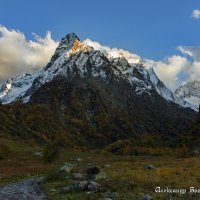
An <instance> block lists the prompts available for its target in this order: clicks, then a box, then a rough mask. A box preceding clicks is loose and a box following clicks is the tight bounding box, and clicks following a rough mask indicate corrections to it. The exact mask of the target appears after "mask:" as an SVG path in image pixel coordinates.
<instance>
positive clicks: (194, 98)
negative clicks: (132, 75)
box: [174, 81, 200, 109]
mask: <svg viewBox="0 0 200 200" xmlns="http://www.w3.org/2000/svg"><path fill="white" fill-rule="evenodd" d="M174 94H175V95H176V96H177V97H179V98H181V99H183V100H185V101H187V102H189V103H190V104H193V105H194V106H196V107H197V109H198V107H199V105H200V81H191V82H187V83H186V84H185V85H182V86H180V87H179V88H178V89H177V90H176V91H175V92H174Z"/></svg>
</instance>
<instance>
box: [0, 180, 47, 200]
mask: <svg viewBox="0 0 200 200" xmlns="http://www.w3.org/2000/svg"><path fill="white" fill-rule="evenodd" d="M42 180H43V179H42V178H37V179H29V180H26V181H23V182H20V183H11V184H8V185H6V186H4V187H0V200H47V198H46V195H45V194H44V192H43V191H42V190H41V188H40V184H41V182H42Z"/></svg>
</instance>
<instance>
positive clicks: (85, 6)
mask: <svg viewBox="0 0 200 200" xmlns="http://www.w3.org/2000/svg"><path fill="white" fill-rule="evenodd" d="M195 9H197V11H196V15H197V16H196V18H194V17H192V12H193V11H194V10H195ZM199 9H200V1H197V0H121V1H120V0H99V1H98V0H96V1H95V0H76V1H72V0H54V1H53V0H34V1H27V0H18V1H14V0H1V1H0V24H1V25H2V26H3V27H6V28H7V29H8V30H12V29H13V30H19V31H20V32H21V33H23V34H24V35H25V37H26V41H28V40H30V39H32V40H33V36H32V33H36V34H38V35H39V36H41V37H42V38H44V37H45V36H46V32H47V31H51V33H52V38H53V40H54V41H58V40H60V38H61V37H63V36H64V35H66V34H67V33H68V32H75V33H76V34H77V35H78V36H79V37H80V39H82V40H83V39H86V38H90V39H91V40H94V41H98V42H100V43H101V44H103V45H107V46H110V47H118V48H122V49H126V50H128V51H130V52H133V53H136V54H138V55H140V56H141V57H142V58H143V59H145V58H147V59H149V60H148V63H150V64H152V65H153V66H155V71H156V72H157V74H158V75H159V77H160V78H161V79H162V80H163V81H164V82H165V83H166V84H167V85H168V86H169V87H170V88H172V89H173V88H175V87H177V85H179V84H181V83H182V82H186V81H188V80H194V79H197V78H196V77H197V76H193V74H197V75H200V63H199V65H198V66H196V65H195V64H196V60H195V59H197V60H199V57H200V56H199V57H198V56H197V54H199V53H200V47H199V46H200V44H199V39H200V19H198V18H200V11H199ZM0 33H1V32H0ZM0 36H1V35H0ZM1 39H2V38H1ZM50 43H51V41H50ZM2 44H4V43H3V42H2V43H0V45H2ZM28 45H29V44H28ZM51 45H52V43H51ZM177 47H179V50H177ZM1 48H3V47H2V46H1V47H0V60H1V57H2V55H3V54H1ZM191 48H192V49H191ZM197 57H198V58H197ZM192 61H194V62H192ZM13 62H14V61H13ZM179 65H181V66H179ZM186 65H191V66H192V67H190V68H192V69H193V71H191V69H189V68H187V69H186ZM6 67H7V66H6ZM3 68H4V71H5V66H3V65H1V61H0V73H2V74H3V72H1V69H3ZM13 70H14V69H13ZM166 71H167V72H166ZM197 71H198V73H199V74H198V73H196V72H197ZM17 72H20V70H17ZM171 73H172V74H171ZM192 73H193V74H192ZM165 74H168V77H166V75H165ZM0 78H1V74H0Z"/></svg>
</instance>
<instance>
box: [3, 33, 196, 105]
mask: <svg viewBox="0 0 200 200" xmlns="http://www.w3.org/2000/svg"><path fill="white" fill-rule="evenodd" d="M74 77H79V78H81V79H83V78H87V77H93V78H97V79H101V81H103V82H105V83H106V84H108V83H109V82H112V80H113V79H115V80H118V81H120V80H125V81H126V82H128V84H130V86H131V87H132V90H133V92H135V94H136V95H143V94H147V95H148V96H151V94H153V93H154V92H155V91H156V92H157V93H158V94H159V95H160V96H162V97H163V98H164V99H166V100H167V101H171V102H174V103H176V104H179V105H180V106H182V107H191V108H193V107H192V106H191V105H190V104H189V103H186V102H185V101H184V100H182V99H180V98H178V97H176V96H175V95H174V94H173V93H172V92H171V91H170V90H169V89H168V88H167V87H166V86H165V85H164V83H163V82H162V81H160V80H159V78H158V77H157V76H156V74H155V72H154V70H153V69H151V68H147V67H144V65H143V64H142V63H141V59H140V57H139V56H138V55H136V54H132V53H130V52H128V51H124V50H122V49H117V48H109V47H106V46H102V45H100V44H99V43H97V42H93V41H91V40H89V39H87V40H85V41H83V42H81V41H80V39H79V38H78V37H77V36H76V34H75V33H69V34H67V35H66V36H65V37H64V38H62V39H61V42H60V43H59V45H58V47H57V48H56V50H55V53H54V55H53V56H52V58H51V60H50V62H49V63H48V64H47V65H45V66H44V67H43V68H42V69H41V70H39V71H37V72H35V73H34V74H26V73H24V74H22V75H20V76H17V77H15V78H12V79H9V80H8V81H6V82H5V83H4V84H3V85H2V86H1V87H0V100H1V102H2V103H3V104H7V103H11V102H14V101H16V100H22V101H23V102H24V103H26V102H28V101H29V99H30V97H31V96H32V94H34V92H35V91H37V90H38V89H39V88H40V87H41V86H42V85H44V84H46V83H49V82H51V81H53V80H54V79H57V78H60V79H65V80H73V78H74ZM193 109H194V108H193Z"/></svg>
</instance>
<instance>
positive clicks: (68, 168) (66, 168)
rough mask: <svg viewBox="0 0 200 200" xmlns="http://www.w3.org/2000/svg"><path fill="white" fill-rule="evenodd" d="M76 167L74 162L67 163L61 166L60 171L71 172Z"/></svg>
mask: <svg viewBox="0 0 200 200" xmlns="http://www.w3.org/2000/svg"><path fill="white" fill-rule="evenodd" d="M73 168H74V164H72V163H65V164H64V165H63V166H62V167H61V168H60V172H66V173H70V172H71V170H72V169H73Z"/></svg>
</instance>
